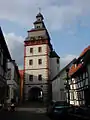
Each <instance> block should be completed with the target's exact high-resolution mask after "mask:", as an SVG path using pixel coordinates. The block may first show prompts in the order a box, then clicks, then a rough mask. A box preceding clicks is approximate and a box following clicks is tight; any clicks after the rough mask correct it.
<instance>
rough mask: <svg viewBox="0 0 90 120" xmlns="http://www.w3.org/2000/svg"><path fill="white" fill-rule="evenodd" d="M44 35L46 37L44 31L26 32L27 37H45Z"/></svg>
mask: <svg viewBox="0 0 90 120" xmlns="http://www.w3.org/2000/svg"><path fill="white" fill-rule="evenodd" d="M45 35H46V30H42V31H34V32H28V37H36V36H45Z"/></svg>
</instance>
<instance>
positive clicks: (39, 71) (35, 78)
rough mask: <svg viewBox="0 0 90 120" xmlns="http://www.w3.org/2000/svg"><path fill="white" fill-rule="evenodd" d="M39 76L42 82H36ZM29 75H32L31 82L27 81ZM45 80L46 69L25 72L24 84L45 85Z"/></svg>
mask: <svg viewBox="0 0 90 120" xmlns="http://www.w3.org/2000/svg"><path fill="white" fill-rule="evenodd" d="M39 74H41V75H42V81H39V80H38V75H39ZM29 75H33V81H30V80H29ZM47 80H48V72H47V69H39V70H27V71H25V83H26V84H32V83H33V84H37V83H47Z"/></svg>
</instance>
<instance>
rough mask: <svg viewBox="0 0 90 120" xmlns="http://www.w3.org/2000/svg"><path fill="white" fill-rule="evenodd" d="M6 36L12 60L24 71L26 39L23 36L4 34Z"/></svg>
mask: <svg viewBox="0 0 90 120" xmlns="http://www.w3.org/2000/svg"><path fill="white" fill-rule="evenodd" d="M4 36H5V39H6V43H7V45H8V49H9V51H10V54H11V56H12V59H13V60H16V63H17V64H18V65H19V68H20V69H22V68H23V60H24V57H23V56H24V45H23V41H24V38H23V37H22V36H16V35H15V33H8V34H5V33H4Z"/></svg>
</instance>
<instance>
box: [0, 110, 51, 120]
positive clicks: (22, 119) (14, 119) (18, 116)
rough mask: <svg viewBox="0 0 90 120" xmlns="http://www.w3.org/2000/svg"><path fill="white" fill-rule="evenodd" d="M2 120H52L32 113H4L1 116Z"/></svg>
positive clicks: (43, 115)
mask: <svg viewBox="0 0 90 120" xmlns="http://www.w3.org/2000/svg"><path fill="white" fill-rule="evenodd" d="M0 117H1V118H0V119H1V120H7V119H8V120H50V119H49V118H48V117H47V116H46V115H45V114H36V113H31V112H20V111H19V112H3V113H1V115H0Z"/></svg>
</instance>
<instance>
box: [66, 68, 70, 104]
mask: <svg viewBox="0 0 90 120" xmlns="http://www.w3.org/2000/svg"><path fill="white" fill-rule="evenodd" d="M66 73H67V77H66V80H67V85H66V86H67V93H68V104H70V103H69V102H70V95H69V75H68V73H69V68H67V69H66Z"/></svg>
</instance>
